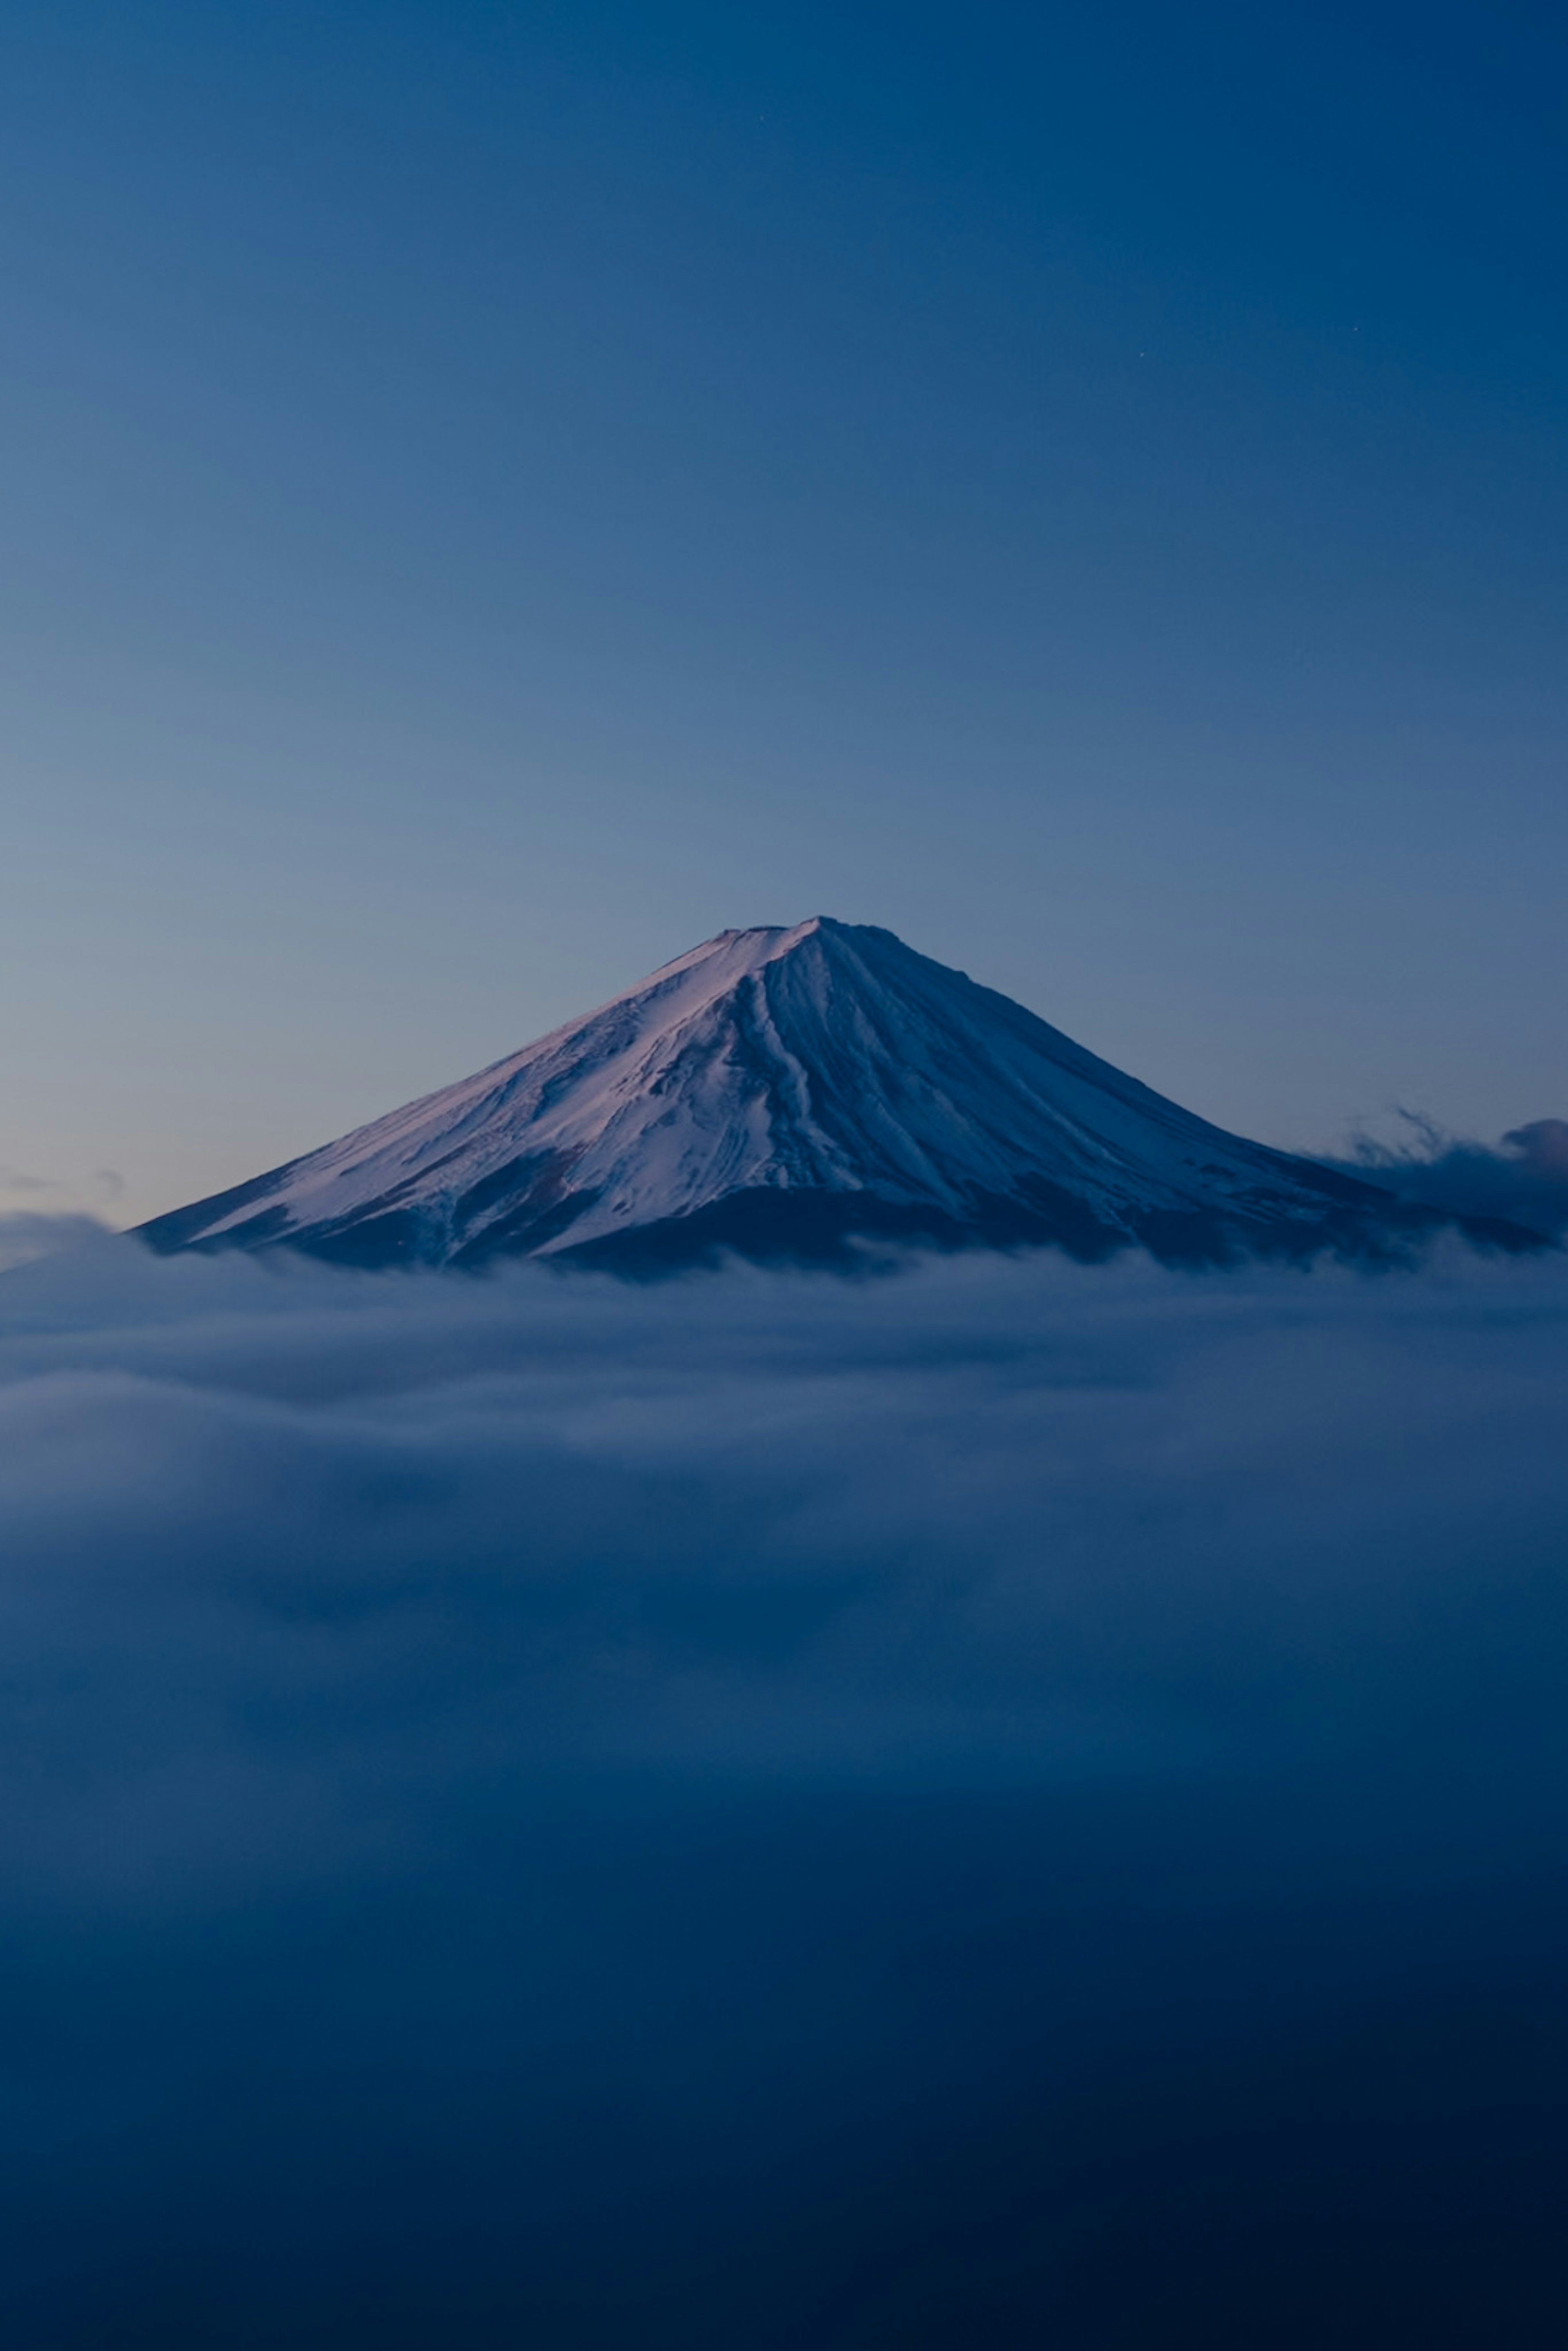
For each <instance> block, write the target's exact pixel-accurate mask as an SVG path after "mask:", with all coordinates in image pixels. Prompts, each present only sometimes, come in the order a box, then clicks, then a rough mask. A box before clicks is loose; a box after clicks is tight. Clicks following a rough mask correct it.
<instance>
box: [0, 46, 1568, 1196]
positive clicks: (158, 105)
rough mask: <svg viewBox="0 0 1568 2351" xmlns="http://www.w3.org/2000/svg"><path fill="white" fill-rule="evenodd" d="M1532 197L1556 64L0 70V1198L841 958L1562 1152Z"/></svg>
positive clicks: (579, 57) (1557, 312) (1554, 301)
mask: <svg viewBox="0 0 1568 2351" xmlns="http://www.w3.org/2000/svg"><path fill="white" fill-rule="evenodd" d="M1565 150H1568V33H1565V31H1564V28H1563V20H1562V19H1561V17H1560V16H1557V15H1556V14H1555V12H1548V11H1546V10H1544V9H1542V10H1527V9H1521V8H1504V7H1499V6H1496V5H1489V6H1487V7H1485V8H1481V7H1479V6H1437V7H1431V6H1428V7H1424V8H1421V9H1416V8H1415V7H1413V6H1411V7H1405V6H1391V5H1370V6H1368V5H1360V6H1356V7H1354V8H1353V7H1350V6H1337V5H1313V6H1312V7H1310V8H1305V7H1297V8H1291V7H1289V6H1286V7H1275V8H1271V9H1269V10H1260V9H1258V8H1256V7H1247V8H1242V7H1240V6H1234V7H1226V6H1216V5H1194V6H1189V7H1186V8H1184V9H1181V10H1173V9H1169V8H1156V7H1153V6H1147V5H1120V6H1118V5H1109V6H1106V5H1102V6H1099V7H1097V8H1095V9H1093V10H1089V9H1083V8H1080V9H1075V10H1071V11H1068V10H1052V9H1050V8H1042V7H1040V6H1030V7H1016V8H1015V7H1010V6H999V5H978V6H972V7H969V8H967V9H964V10H957V9H952V8H942V9H936V8H929V7H920V6H911V5H903V6H900V7H898V8H893V7H883V6H872V5H858V0H851V5H834V6H831V7H825V6H818V5H810V0H806V4H805V5H802V0H792V5H790V6H789V7H788V8H785V7H774V6H770V5H758V6H752V7H747V8H736V7H734V6H733V5H731V6H723V7H720V6H716V5H715V6H699V5H689V6H680V5H669V6H665V5H648V6H643V7H624V6H609V5H602V6H593V5H572V6H563V5H558V6H553V7H552V6H542V5H541V6H532V7H484V6H476V5H443V6H442V7H440V8H439V9H438V8H436V7H434V6H433V5H405V6H395V5H378V6H376V7H374V8H371V7H366V6H343V5H331V0H327V4H326V5H313V6H311V7H310V8H308V9H306V8H303V7H294V6H276V5H269V6H268V7H267V8H265V9H259V8H249V9H236V8H234V7H232V6H226V5H205V6H203V7H195V6H190V7H179V6H171V5H161V0H143V5H139V6H138V7H137V8H135V9H134V10H126V9H123V8H109V7H91V6H78V5H70V0H64V5H61V0H54V5H49V6H48V7H43V6H32V5H12V6H11V7H9V8H8V9H7V10H6V12H5V25H4V27H3V28H0V238H3V244H0V261H3V264H4V269H5V285H6V289H7V295H6V301H5V308H4V316H3V319H0V333H3V335H4V367H3V370H0V498H3V502H4V503H3V509H0V510H3V512H4V517H5V539H6V547H7V554H8V560H7V562H6V564H5V570H4V575H3V579H0V632H3V650H4V671H3V674H4V679H5V705H6V723H5V757H6V784H5V857H4V860H3V863H0V935H3V936H4V937H5V942H6V947H7V952H8V956H9V957H10V958H11V959H12V978H11V981H10V984H9V985H8V986H7V987H6V989H5V1000H6V1008H7V1019H6V1022H5V1040H4V1050H5V1073H6V1081H5V1092H6V1096H7V1111H8V1116H7V1121H6V1134H7V1139H6V1141H5V1144H4V1148H3V1152H0V1156H3V1157H4V1159H5V1163H6V1165H7V1167H8V1168H9V1170H10V1177H9V1179H8V1180H11V1181H13V1182H14V1181H15V1178H16V1176H17V1175H21V1176H23V1177H27V1178H31V1179H33V1180H35V1181H40V1180H47V1181H50V1182H53V1183H55V1184H57V1185H58V1186H62V1187H64V1188H63V1189H62V1191H61V1192H60V1193H58V1194H57V1195H54V1196H55V1197H57V1198H60V1199H62V1200H63V1198H64V1197H65V1196H66V1194H67V1193H68V1192H75V1193H76V1194H78V1196H92V1195H93V1187H94V1171H95V1170H97V1169H99V1168H100V1167H111V1168H114V1169H116V1170H118V1171H119V1172H120V1175H122V1176H123V1177H124V1179H125V1185H126V1189H125V1191H124V1194H123V1196H122V1198H121V1200H120V1209H121V1212H123V1213H126V1214H130V1213H132V1212H136V1211H151V1210H152V1209H154V1208H157V1207H165V1206H168V1205H171V1204H172V1201H174V1200H175V1199H177V1198H179V1197H182V1196H191V1195H193V1194H196V1193H199V1192H202V1191H204V1190H209V1189H211V1188H213V1187H214V1186H216V1185H218V1184H220V1183H223V1182H227V1181H230V1180H233V1179H235V1178H237V1177H240V1176H243V1175H246V1174H248V1173H250V1172H252V1171H253V1170H254V1169H255V1168H256V1166H258V1165H263V1164H267V1163H269V1162H272V1161H276V1160H277V1159H280V1158H282V1157H284V1156H286V1155H288V1154H289V1153H292V1152H294V1151H297V1150H299V1149H302V1148H305V1147H307V1146H308V1145H310V1144H314V1143H317V1142H319V1141H321V1140H323V1139H325V1137H326V1136H327V1135H329V1134H333V1133H336V1132H340V1131H341V1130H342V1129H343V1128H345V1127H347V1126H349V1125H350V1124H352V1123H354V1122H355V1121H357V1120H358V1119H361V1118H363V1117H367V1116H370V1115H371V1114H373V1113H376V1112H378V1111H380V1110H382V1109H384V1108H386V1107H388V1106H389V1105H390V1103H391V1102H394V1101H396V1100H397V1099H399V1098H400V1097H402V1096H404V1095H407V1094H412V1093H413V1092H418V1091H421V1090H423V1089H424V1088H427V1087H430V1086H433V1085H435V1084H438V1083H441V1082H443V1081H446V1080H448V1079H451V1078H453V1077H455V1075H457V1074H459V1073H460V1072H461V1071H464V1070H466V1069H468V1068H471V1067H474V1066H476V1065H477V1064H479V1063H480V1062H482V1061H485V1060H486V1059H487V1058H490V1057H492V1056H494V1055H496V1054H498V1053H500V1052H502V1051H503V1050H507V1049H508V1048H510V1047H513V1046H515V1045H517V1043H519V1042H521V1041H522V1040H524V1039H526V1038H527V1037H528V1036H529V1035H530V1034H532V1033H536V1032H538V1030H540V1029H544V1028H546V1027H548V1026H549V1025H550V1024H551V1023H552V1022H553V1021H555V1020H557V1019H561V1018H564V1017H566V1016H567V1015H569V1014H570V1013H573V1012H576V1011H579V1010H581V1009H583V1008H586V1006H587V1005H589V1004H590V1003H591V1002H593V1001H594V1000H595V999H597V998H601V997H602V996H603V995H605V994H608V993H610V992H611V991H612V990H613V989H614V988H616V987H620V986H622V985H624V984H626V983H627V982H629V981H631V980H632V979H633V978H634V977H637V976H638V975H639V974H640V973H641V972H642V971H643V970H644V969H646V968H647V967H650V966H651V965H653V964H654V963H657V962H659V961H662V960H663V959H664V957H666V956H669V955H672V954H674V953H676V952H678V951H680V950H681V949H683V948H685V946H689V945H690V944H692V943H693V942H694V941H695V939H697V938H698V937H700V936H703V935H706V934H707V933H710V932H712V931H714V930H716V929H718V928H721V927H723V926H725V925H730V924H743V923H750V922H757V921H792V920H796V919H799V918H800V917H801V916H803V915H805V914H810V913H814V912H819V911H821V912H831V913H835V914H841V915H842V916H844V917H845V918H847V919H851V920H864V921H874V922H882V923H885V924H887V925H890V926H891V927H893V928H894V929H896V930H898V931H899V932H900V933H902V934H903V935H905V936H906V937H908V938H909V939H910V940H911V941H912V943H913V944H915V946H920V947H923V948H925V950H926V951H928V952H930V953H933V954H936V955H938V956H942V957H944V959H946V960H948V961H951V962H955V963H958V964H960V965H962V966H964V967H966V968H967V969H969V970H971V971H972V972H973V973H974V974H975V975H976V977H979V978H982V979H985V980H987V981H988V982H990V983H992V984H994V985H997V986H1000V987H1005V988H1007V989H1009V991H1010V992H1012V993H1014V994H1016V995H1018V996H1019V997H1021V998H1024V999H1025V1000H1026V1001H1027V1002H1029V1003H1030V1004H1031V1005H1032V1006H1033V1007H1034V1008H1036V1009H1037V1010H1039V1011H1040V1012H1042V1013H1044V1014H1045V1016H1046V1017H1047V1018H1048V1019H1053V1020H1056V1021H1057V1022H1059V1023H1060V1024H1061V1026H1063V1027H1065V1028H1067V1029H1070V1030H1071V1031H1072V1032H1073V1033H1075V1034H1077V1035H1079V1036H1080V1037H1081V1038H1082V1040H1083V1041H1085V1042H1086V1043H1088V1044H1090V1045H1092V1046H1093V1047H1094V1048H1096V1049H1097V1050H1101V1051H1103V1052H1104V1053H1106V1054H1108V1055H1109V1056H1110V1057H1111V1058H1113V1060H1116V1061H1120V1062H1121V1063H1123V1064H1124V1066H1127V1067H1130V1068H1132V1069H1134V1071H1136V1072H1137V1073H1138V1074H1139V1075H1140V1076H1142V1077H1144V1078H1145V1079H1147V1080H1148V1081H1150V1082H1152V1083H1154V1084H1155V1085H1158V1086H1161V1087H1162V1088H1164V1089H1165V1090H1166V1091H1167V1092H1172V1093H1174V1094H1176V1095H1177V1096H1178V1097H1179V1098H1181V1099H1183V1100H1185V1101H1186V1102H1189V1103H1190V1104H1191V1105H1192V1106H1193V1107H1195V1108H1197V1109H1198V1110H1201V1111H1203V1112H1206V1113H1208V1114H1209V1115H1211V1116H1214V1117H1217V1118H1219V1119H1221V1120H1223V1121H1225V1122H1226V1123H1231V1124H1234V1125H1237V1126H1240V1127H1242V1128H1245V1129H1249V1130H1250V1131H1252V1132H1254V1133H1257V1134H1262V1135H1264V1136H1265V1137H1266V1138H1267V1139H1269V1140H1271V1141H1278V1142H1282V1143H1286V1144H1308V1145H1311V1144H1328V1143H1331V1142H1332V1141H1333V1139H1334V1138H1335V1136H1336V1135H1337V1134H1341V1133H1343V1129H1344V1128H1345V1126H1346V1124H1347V1123H1349V1122H1350V1121H1352V1120H1353V1119H1354V1118H1356V1117H1360V1116H1373V1117H1375V1116H1377V1115H1379V1114H1380V1113H1385V1111H1386V1109H1387V1106H1388V1105H1389V1104H1390V1103H1391V1102H1394V1101H1396V1100H1399V1101H1404V1102H1410V1103H1413V1104H1414V1105H1416V1106H1417V1107H1419V1108H1421V1109H1424V1110H1426V1111H1428V1112H1431V1113H1435V1114H1436V1115H1437V1117H1439V1118H1440V1119H1443V1120H1445V1121H1447V1122H1448V1123H1453V1124H1455V1125H1457V1126H1459V1127H1461V1128H1467V1129H1469V1130H1472V1131H1475V1132H1477V1133H1479V1134H1495V1133H1496V1132H1497V1131H1498V1130H1499V1129H1500V1128H1501V1127H1502V1126H1504V1125H1510V1124H1515V1123H1519V1122H1520V1121H1521V1120H1524V1119H1527V1118H1531V1117H1537V1116H1541V1115H1545V1114H1551V1113H1562V1112H1563V1110H1564V1108H1565V1107H1568V1105H1565V1103H1564V1102H1563V1100H1562V1099H1561V1098H1560V1097H1561V1091H1562V1090H1561V1081H1560V1071H1561V1068H1562V1050H1561V1015H1560V1009H1559V1005H1560V994H1561V991H1560V987H1559V984H1558V974H1559V969H1560V965H1561V958H1562V936H1563V923H1562V912H1561V907H1562V877H1563V871H1564V863H1565V858H1568V791H1565V789H1564V782H1565V778H1564V773H1563V770H1564V758H1563V752H1564V747H1565V744H1568V683H1565V670H1564V664H1563V651H1562V645H1563V606H1564V578H1563V572H1564V559H1563V549H1564V548H1565V547H1568V529H1565V527H1564V526H1565V524H1568V513H1565V511H1564V508H1565V505H1568V499H1565V496H1564V469H1563V448H1564V427H1563V416H1564V413H1565V410H1564V391H1565V383H1564V377H1565V374H1568V368H1565V359H1568V332H1565V328H1564V318H1563V285H1564V282H1565V274H1564V267H1563V263H1564V253H1563V246H1564V244H1565V242H1568V166H1565ZM109 1188H110V1187H109V1186H107V1184H106V1185H104V1186H100V1187H99V1196H104V1195H105V1194H106V1193H107V1191H108V1189H109ZM37 1196H38V1195H36V1194H29V1195H28V1197H37Z"/></svg>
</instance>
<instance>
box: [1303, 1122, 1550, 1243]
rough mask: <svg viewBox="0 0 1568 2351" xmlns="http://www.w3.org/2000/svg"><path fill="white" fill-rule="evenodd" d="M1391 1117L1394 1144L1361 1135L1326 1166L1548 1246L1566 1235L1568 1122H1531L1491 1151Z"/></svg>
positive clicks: (1430, 1124) (1430, 1126)
mask: <svg viewBox="0 0 1568 2351" xmlns="http://www.w3.org/2000/svg"><path fill="white" fill-rule="evenodd" d="M1396 1117H1397V1118H1398V1121H1399V1123H1400V1127H1401V1129H1402V1132H1401V1134H1400V1135H1399V1137H1398V1139H1397V1140H1396V1141H1393V1142H1389V1141H1386V1140H1382V1139H1375V1138H1374V1137H1372V1136H1369V1135H1364V1136H1361V1137H1359V1138H1358V1139H1357V1141H1356V1142H1355V1143H1354V1144H1353V1145H1352V1147H1351V1150H1350V1151H1349V1153H1348V1154H1347V1155H1345V1156H1344V1157H1343V1158H1339V1159H1331V1160H1330V1161H1329V1162H1328V1164H1329V1165H1332V1166H1337V1167H1343V1168H1344V1169H1345V1170H1346V1171H1347V1172H1348V1173H1351V1174H1354V1175H1364V1176H1367V1177H1369V1178H1370V1179H1371V1180H1372V1181H1373V1182H1374V1183H1379V1184H1385V1185H1386V1186H1388V1188H1389V1189H1390V1190H1391V1191H1394V1192H1397V1193H1398V1194H1399V1195H1400V1196H1401V1197H1402V1198H1405V1199H1407V1200H1419V1201H1422V1202H1424V1203H1425V1204H1426V1205H1427V1207H1435V1208H1446V1209H1448V1210H1449V1211H1450V1212H1451V1213H1452V1214H1453V1215H1455V1216H1461V1217H1506V1218H1508V1219H1509V1220H1510V1221H1511V1222H1512V1223H1514V1224H1520V1225H1523V1226H1525V1227H1526V1228H1528V1229H1529V1230H1530V1231H1532V1232H1538V1233H1541V1234H1543V1235H1544V1236H1546V1237H1547V1238H1551V1239H1554V1238H1557V1237H1558V1236H1559V1235H1561V1234H1563V1233H1564V1232H1568V1120H1564V1119H1561V1118H1540V1119H1535V1120H1533V1121H1532V1122H1531V1123H1530V1124H1529V1125H1526V1126H1519V1127H1515V1128H1513V1129H1512V1130H1511V1132H1510V1133H1509V1134H1505V1135H1503V1136H1502V1138H1501V1139H1500V1143H1499V1144H1497V1146H1496V1147H1495V1148H1494V1147H1492V1146H1491V1145H1490V1144H1484V1143H1475V1142H1469V1141H1467V1140H1465V1139H1463V1138H1462V1137H1459V1136H1456V1135H1452V1134H1447V1133H1446V1132H1445V1131H1444V1130H1443V1128H1441V1127H1440V1126H1438V1125H1437V1123H1436V1122H1435V1121H1433V1120H1431V1119H1428V1118H1425V1117H1423V1116H1421V1114H1420V1113H1418V1112H1415V1111H1400V1112H1398V1113H1396Z"/></svg>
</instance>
